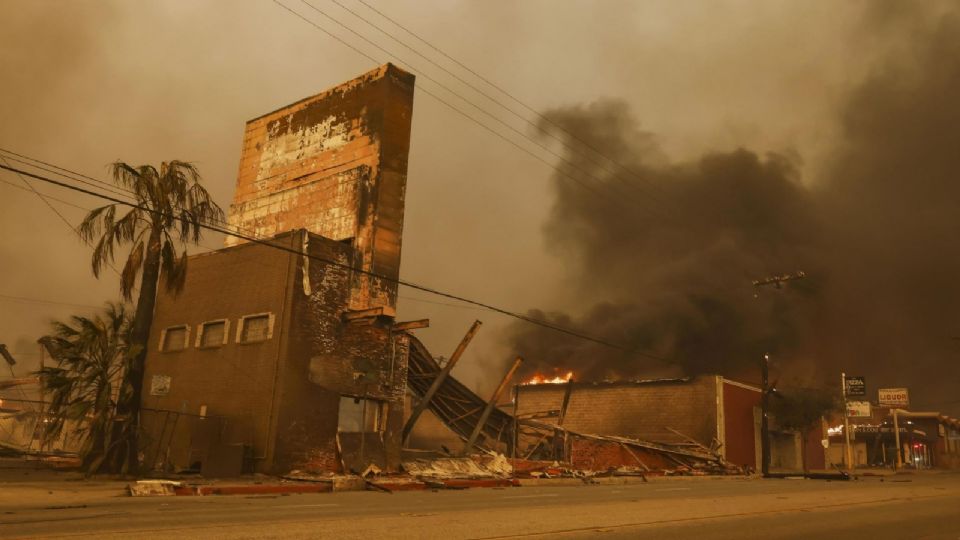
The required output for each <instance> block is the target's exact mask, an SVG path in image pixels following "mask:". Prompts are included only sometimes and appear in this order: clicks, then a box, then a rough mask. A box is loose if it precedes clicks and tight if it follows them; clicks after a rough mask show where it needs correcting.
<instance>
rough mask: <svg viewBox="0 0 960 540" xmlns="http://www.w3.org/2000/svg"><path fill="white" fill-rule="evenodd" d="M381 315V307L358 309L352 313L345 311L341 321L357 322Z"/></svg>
mask: <svg viewBox="0 0 960 540" xmlns="http://www.w3.org/2000/svg"><path fill="white" fill-rule="evenodd" d="M381 315H383V307H375V308H370V309H358V310H354V311H345V312H343V315H342V316H343V320H344V321H347V322H350V321H358V320H360V319H369V318H372V317H379V316H381Z"/></svg>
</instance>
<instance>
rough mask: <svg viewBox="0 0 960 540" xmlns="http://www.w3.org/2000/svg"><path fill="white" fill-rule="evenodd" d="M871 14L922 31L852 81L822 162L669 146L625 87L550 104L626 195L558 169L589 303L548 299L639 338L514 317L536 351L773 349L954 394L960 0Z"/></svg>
mask: <svg viewBox="0 0 960 540" xmlns="http://www.w3.org/2000/svg"><path fill="white" fill-rule="evenodd" d="M864 25H865V29H864V31H870V32H872V33H873V35H876V34H881V35H882V34H883V33H884V32H901V34H900V35H901V36H908V38H909V39H905V40H903V41H901V42H900V43H898V46H897V47H892V48H891V49H890V51H889V53H888V54H886V55H884V56H883V57H882V58H881V59H880V60H879V61H878V62H876V64H875V65H873V66H872V67H871V69H870V70H869V71H868V73H867V75H866V76H865V77H864V78H863V79H862V80H861V81H860V82H858V83H857V84H855V85H853V86H852V87H851V88H850V90H849V91H848V92H847V94H846V95H845V96H844V98H843V99H842V100H841V102H840V105H839V107H838V108H837V111H836V118H835V120H834V121H835V122H836V123H837V125H838V126H839V130H838V132H839V136H838V137H837V138H836V140H835V142H834V143H833V147H832V148H831V149H830V151H829V152H828V157H827V159H826V163H825V165H824V167H822V168H821V169H820V173H819V174H818V176H817V177H815V178H804V177H803V174H802V171H803V167H802V162H801V159H800V156H798V155H796V154H790V153H780V154H778V153H769V152H767V153H760V152H756V151H753V150H751V149H749V148H739V149H735V150H731V151H721V152H708V153H706V154H704V155H701V156H699V157H695V158H692V159H689V160H671V159H669V158H667V157H665V156H664V154H663V152H661V151H660V149H659V148H658V137H657V135H656V134H654V133H649V132H646V131H645V130H644V129H643V127H642V124H641V122H640V119H639V118H637V117H636V115H635V114H634V113H633V112H632V111H631V108H630V107H629V106H628V105H626V104H625V102H623V101H622V100H617V99H610V100H598V101H592V102H589V103H587V104H581V105H574V106H568V107H562V108H557V109H554V110H552V111H550V112H549V114H548V118H549V121H548V122H544V123H543V124H542V128H543V130H544V131H549V130H552V132H553V133H555V134H559V135H560V136H561V137H566V138H567V140H568V142H570V146H573V145H574V144H575V143H576V140H575V139H579V140H581V141H585V142H587V143H589V145H590V146H591V147H593V148H598V149H603V152H604V154H605V155H607V156H609V157H611V158H613V160H615V161H616V162H617V164H619V165H622V167H620V166H614V165H612V164H611V163H610V162H604V161H603V160H601V159H596V156H590V155H589V152H586V151H584V152H572V151H568V152H567V158H568V159H569V160H570V161H571V162H573V164H574V165H572V166H570V167H568V168H567V169H566V170H565V173H566V174H570V175H576V174H577V170H581V171H582V170H587V171H589V172H590V173H591V175H592V176H593V177H595V179H596V180H593V184H592V185H593V186H594V187H595V188H596V191H599V192H603V193H605V194H609V195H612V197H599V196H595V195H594V194H592V193H589V192H587V191H586V190H584V189H583V188H581V187H580V186H578V185H576V184H575V183H573V182H571V181H570V180H569V179H568V178H566V177H565V176H564V175H556V176H555V178H554V183H553V187H554V196H555V199H554V203H553V207H552V210H551V213H550V216H549V218H548V219H547V221H546V223H545V226H544V237H545V241H546V244H547V245H548V246H549V248H550V250H551V251H552V253H553V254H554V256H555V257H557V258H558V259H559V260H562V261H564V263H565V266H566V267H567V269H568V271H569V273H570V274H569V275H570V277H571V279H570V280H569V281H568V286H570V287H575V289H576V290H575V294H576V295H577V296H578V298H579V299H581V300H582V305H583V309H581V310H579V313H578V314H576V315H568V314H565V313H563V312H556V311H550V310H543V311H534V312H533V315H535V316H539V317H545V318H548V319H550V320H552V321H554V322H556V323H558V324H561V325H564V326H568V327H571V328H576V329H579V330H583V331H590V332H592V333H593V335H596V336H598V337H601V338H602V339H604V340H608V341H610V342H613V343H616V344H620V345H624V346H625V347H626V349H627V350H626V351H624V350H619V349H615V348H610V347H606V346H603V345H598V344H595V343H590V342H587V341H583V340H577V339H573V338H567V337H563V336H558V335H556V334H555V333H552V332H550V331H548V330H545V329H538V328H535V327H530V326H528V325H520V324H517V325H514V327H513V328H512V331H511V333H510V336H511V340H512V343H513V345H514V347H515V348H516V349H517V350H518V351H519V352H520V354H522V355H524V356H525V357H526V358H527V359H528V363H527V369H528V371H542V372H546V373H548V374H550V373H553V372H554V371H559V372H565V371H567V370H573V371H574V372H575V373H576V374H577V375H576V376H577V377H579V378H581V379H583V380H590V379H617V378H637V377H650V376H663V375H679V374H685V375H696V374H700V373H720V374H725V375H728V376H732V377H739V378H742V379H744V380H747V381H754V382H755V381H756V380H757V379H758V369H757V366H758V362H759V359H760V358H761V357H762V355H763V354H764V353H770V354H771V356H772V358H773V359H774V365H775V371H777V372H778V376H779V377H783V378H784V380H788V381H793V382H796V381H800V382H802V383H804V384H809V383H817V384H831V383H833V384H836V381H834V379H839V376H840V371H841V370H846V371H847V373H848V374H868V375H869V376H868V384H870V385H871V386H872V387H873V388H877V387H882V386H901V385H902V386H909V387H911V388H912V389H913V392H914V403H915V405H917V406H921V407H922V406H929V407H931V408H941V409H946V410H951V409H956V405H955V403H956V400H957V399H958V390H960V388H958V385H960V367H958V366H960V363H958V356H960V341H958V340H957V336H958V334H960V314H958V312H957V307H958V305H960V304H958V300H960V294H958V291H960V289H958V286H957V282H956V280H957V277H958V276H960V250H958V247H960V246H958V244H957V239H958V238H960V236H958V233H960V182H958V181H960V151H958V148H960V100H958V99H957V96H960V12H957V11H953V12H947V13H944V14H939V15H937V16H931V17H917V16H916V15H915V14H912V13H904V10H903V9H902V4H899V5H896V4H889V5H888V4H878V5H876V6H874V7H872V8H871V9H870V10H868V11H867V13H866V16H865V17H864ZM777 120H778V119H777V118H776V117H771V118H769V119H768V121H769V122H770V123H775V122H777ZM556 126H560V127H561V128H562V130H561V129H558V128H557V127H556ZM581 179H583V178H582V176H581ZM584 181H587V180H585V179H584ZM798 270H802V271H804V272H805V273H806V275H807V278H806V279H804V280H800V281H795V282H791V283H789V284H786V285H785V286H784V287H783V288H780V289H777V288H773V287H760V288H757V287H754V286H752V285H751V281H752V280H753V279H757V278H763V277H766V276H770V275H776V274H785V273H792V272H795V271H798ZM597 298H602V299H603V300H602V301H596V299H597ZM651 356H655V357H658V358H659V359H654V358H651Z"/></svg>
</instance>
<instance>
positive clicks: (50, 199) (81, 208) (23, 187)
mask: <svg viewBox="0 0 960 540" xmlns="http://www.w3.org/2000/svg"><path fill="white" fill-rule="evenodd" d="M0 182H2V183H4V184H6V185H8V186H10V187H12V188H16V189H19V190H21V191H26V192H27V193H34V191H33V190H32V189H30V188H28V187H25V186H21V185H19V184H14V183H13V182H11V181H9V180H4V179H3V178H0ZM44 197H46V198H47V200H49V201H57V202H58V203H60V204H63V205H66V206H70V207H72V208H76V209H78V210H88V211H89V210H90V209H89V208H86V207H83V206H80V205H79V204H74V203H72V202H70V201H65V200H63V199H58V198H56V197H51V196H50V195H44Z"/></svg>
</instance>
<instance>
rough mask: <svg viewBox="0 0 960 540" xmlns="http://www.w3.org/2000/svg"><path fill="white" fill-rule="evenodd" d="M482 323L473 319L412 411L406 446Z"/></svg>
mask: <svg viewBox="0 0 960 540" xmlns="http://www.w3.org/2000/svg"><path fill="white" fill-rule="evenodd" d="M481 324H483V323H482V322H480V321H473V324H472V325H471V326H470V329H469V330H467V333H466V334H465V335H464V336H463V339H461V340H460V344H459V345H457V349H456V350H455V351H453V355H452V356H451V357H450V360H448V361H447V363H446V364H445V365H444V366H443V368H442V369H441V370H440V372H439V373H437V378H436V379H434V380H433V384H431V385H430V388H429V389H427V392H426V393H425V394H424V395H423V399H421V400H420V403H418V404H417V406H416V407H415V408H414V409H413V412H412V413H410V418H409V419H408V420H407V423H406V424H404V426H403V439H402V440H403V445H404V446H406V445H407V441H409V440H410V433H411V432H412V431H413V426H415V425H416V424H417V420H419V419H420V415H421V414H423V411H425V410H427V407H429V406H430V400H431V399H433V396H434V394H436V393H437V390H439V389H440V386H441V385H443V381H444V380H446V378H447V375H449V374H450V371H451V370H452V369H453V366H455V365H457V361H458V360H460V356H462V355H463V351H465V350H466V349H467V345H469V344H470V341H471V340H472V339H473V336H474V335H476V333H477V330H479V329H480V325H481Z"/></svg>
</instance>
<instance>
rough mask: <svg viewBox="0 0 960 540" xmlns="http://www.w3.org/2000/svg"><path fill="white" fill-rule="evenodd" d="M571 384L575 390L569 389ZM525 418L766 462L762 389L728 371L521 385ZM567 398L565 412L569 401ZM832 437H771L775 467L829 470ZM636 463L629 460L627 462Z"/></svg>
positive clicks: (742, 461)
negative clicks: (827, 444)
mask: <svg viewBox="0 0 960 540" xmlns="http://www.w3.org/2000/svg"><path fill="white" fill-rule="evenodd" d="M568 388H569V395H568V393H567V392H568ZM516 395H517V398H516V399H517V402H516V407H517V413H518V415H519V416H520V418H537V419H540V420H542V421H543V422H548V423H556V422H558V421H559V419H560V418H561V416H562V418H563V420H562V422H563V426H564V427H565V428H567V429H570V430H572V431H575V432H579V433H586V434H593V435H613V436H619V437H626V438H631V439H639V440H644V441H651V442H659V443H670V444H677V443H688V442H690V439H693V440H695V441H697V442H698V443H700V444H702V445H704V446H706V447H710V446H713V447H718V448H719V452H720V453H721V455H722V456H723V457H724V459H726V460H727V461H729V462H730V463H733V464H736V465H740V466H745V467H749V468H752V469H758V468H759V463H760V389H759V388H757V387H754V386H750V385H747V384H743V383H739V382H736V381H732V380H730V379H726V378H724V377H720V376H701V377H697V378H694V379H660V380H649V381H618V382H597V383H589V382H574V383H566V384H534V385H520V386H518V387H517V391H516ZM565 400H566V402H567V405H566V409H565V410H561V409H562V408H563V403H564V401H565ZM823 437H824V435H823V434H822V432H821V431H820V430H814V431H813V432H811V433H808V434H806V435H805V436H803V437H801V436H800V435H799V434H795V433H787V432H783V433H781V432H778V431H776V430H774V431H773V432H772V436H771V458H772V459H771V466H772V467H774V468H783V469H799V468H801V467H802V455H801V452H802V450H803V446H802V445H806V447H807V448H806V451H807V460H808V467H809V468H811V469H820V468H823V457H824V453H823V447H822V446H821V442H820V441H821V440H822V439H823ZM625 463H629V460H627V461H625Z"/></svg>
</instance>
